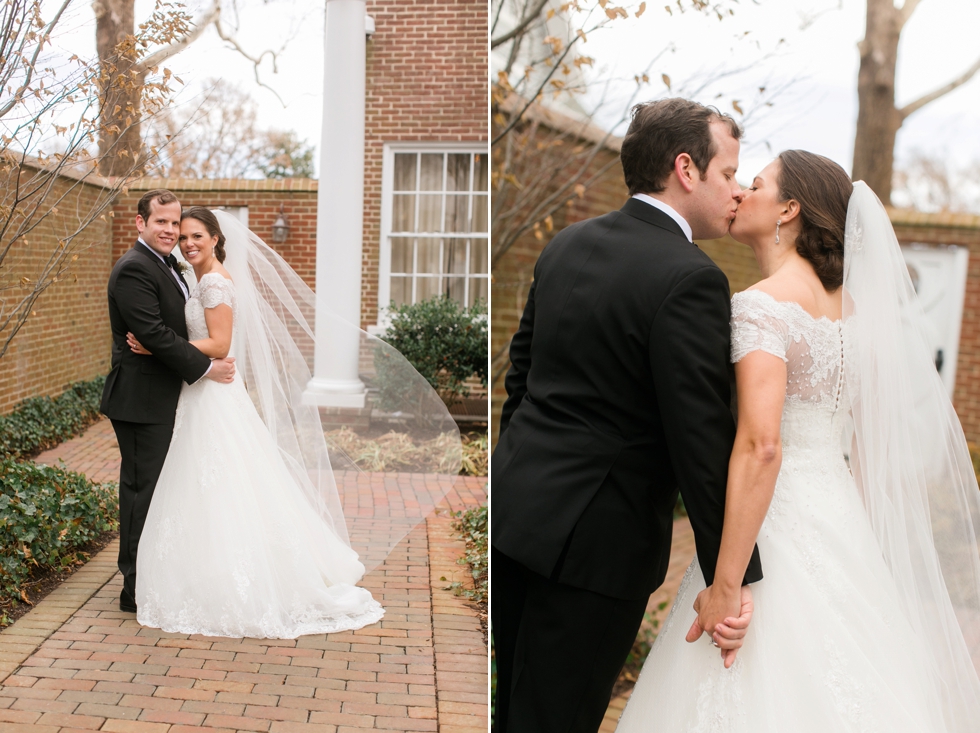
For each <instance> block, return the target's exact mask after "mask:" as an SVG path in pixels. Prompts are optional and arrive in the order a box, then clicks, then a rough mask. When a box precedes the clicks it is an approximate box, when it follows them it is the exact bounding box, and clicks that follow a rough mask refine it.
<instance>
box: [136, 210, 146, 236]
mask: <svg viewBox="0 0 980 733" xmlns="http://www.w3.org/2000/svg"><path fill="white" fill-rule="evenodd" d="M144 229H146V222H145V221H143V217H142V216H140V215H139V214H137V215H136V231H138V232H139V233H140V234H142V233H143V230H144Z"/></svg>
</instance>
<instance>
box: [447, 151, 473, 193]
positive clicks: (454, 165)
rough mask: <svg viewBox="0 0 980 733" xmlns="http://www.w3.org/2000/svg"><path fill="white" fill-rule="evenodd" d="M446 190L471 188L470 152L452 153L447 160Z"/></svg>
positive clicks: (466, 189)
mask: <svg viewBox="0 0 980 733" xmlns="http://www.w3.org/2000/svg"><path fill="white" fill-rule="evenodd" d="M446 190H447V191H469V190H470V154H469V153H450V154H449V160H447V161H446Z"/></svg>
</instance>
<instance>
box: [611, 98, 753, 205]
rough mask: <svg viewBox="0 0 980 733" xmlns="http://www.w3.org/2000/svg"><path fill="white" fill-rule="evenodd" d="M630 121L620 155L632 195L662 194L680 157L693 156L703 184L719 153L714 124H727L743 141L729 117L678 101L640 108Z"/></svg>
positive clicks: (712, 109)
mask: <svg viewBox="0 0 980 733" xmlns="http://www.w3.org/2000/svg"><path fill="white" fill-rule="evenodd" d="M630 117H631V121H630V126H629V129H628V130H627V131H626V137H624V138H623V146H622V148H621V149H620V153H619V159H620V161H622V164H623V175H624V176H625V178H626V186H627V187H628V188H629V191H630V196H632V195H633V194H635V193H659V192H660V191H663V190H664V188H665V187H666V185H667V178H668V177H669V176H670V173H671V171H672V170H674V161H675V160H676V159H677V156H678V155H680V154H681V153H687V154H688V155H690V156H691V160H692V161H693V162H694V165H696V166H697V168H698V170H699V171H700V172H701V180H702V181H703V180H704V178H705V175H706V174H707V170H708V164H709V163H710V162H711V159H712V158H714V157H715V154H716V153H717V152H718V151H717V150H715V145H714V141H713V140H712V138H711V127H710V125H711V123H712V122H714V121H715V120H719V121H721V122H724V123H725V124H726V125H727V127H728V131H729V132H730V133H731V135H732V137H733V138H735V139H736V140H738V139H739V138H740V137H741V136H742V128H741V127H739V126H738V123H737V122H736V121H735V120H734V119H732V118H731V117H729V116H728V115H726V114H722V113H721V112H719V111H718V110H717V109H715V108H714V107H707V106H705V105H703V104H698V103H697V102H692V101H691V100H689V99H681V98H679V97H675V98H673V99H658V100H657V101H655V102H643V103H641V104H638V105H636V106H635V107H633V109H632V110H631V112H630Z"/></svg>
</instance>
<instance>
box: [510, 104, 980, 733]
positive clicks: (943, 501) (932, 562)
mask: <svg viewBox="0 0 980 733" xmlns="http://www.w3.org/2000/svg"><path fill="white" fill-rule="evenodd" d="M740 135H741V130H740V129H739V127H738V125H737V124H736V123H735V122H734V121H733V120H732V119H731V118H729V117H727V116H726V115H723V114H720V113H719V112H718V111H717V110H715V109H713V108H710V107H704V106H702V105H699V104H696V103H694V102H689V101H686V100H682V99H668V100H662V101H658V102H652V103H648V104H642V105H638V106H637V107H636V108H634V110H633V116H632V121H631V124H630V127H629V130H628V132H627V134H626V136H625V138H624V140H623V145H622V152H621V159H622V164H623V172H624V175H625V178H626V184H627V186H628V188H629V191H630V195H631V197H630V199H629V200H628V201H627V202H626V204H625V205H624V206H623V208H622V209H620V210H619V211H617V212H613V213H610V214H607V215H605V216H601V217H598V218H596V219H591V220H588V221H584V222H581V223H579V224H575V225H572V226H569V227H568V228H566V229H564V230H563V231H562V232H561V233H559V234H558V235H557V236H556V237H555V238H554V239H553V240H552V241H551V243H549V245H548V246H547V247H546V248H545V250H544V251H543V252H542V254H541V256H540V258H539V260H538V262H537V265H536V267H535V273H534V282H533V284H532V286H531V290H530V293H529V295H528V301H527V305H526V307H525V310H524V314H523V316H522V319H521V323H520V328H519V330H518V332H517V334H516V335H515V336H514V339H513V342H512V345H511V362H512V368H511V369H510V371H509V372H508V374H507V380H506V386H507V391H508V400H507V402H506V403H505V405H504V408H503V413H502V416H501V423H500V439H499V441H498V445H497V448H496V450H495V452H494V455H493V519H492V528H493V529H492V537H491V544H492V551H491V552H492V558H491V568H492V571H491V583H492V597H491V604H492V607H491V623H492V628H493V636H494V643H495V649H496V655H497V669H498V686H497V689H498V693H497V704H496V719H495V730H496V731H497V733H504V732H507V733H519V732H524V731H542V732H543V731H548V732H549V733H550V732H552V731H554V732H555V733H558V732H559V731H560V732H562V733H566V732H571V731H576V732H582V733H585V732H589V733H591V732H593V731H596V730H597V729H598V727H599V725H600V723H601V720H602V718H603V714H604V712H605V709H606V707H607V705H608V702H609V696H610V693H611V690H612V688H613V685H614V683H615V681H616V678H617V676H618V674H619V672H620V669H621V668H622V665H623V663H624V661H625V659H626V656H627V654H628V653H629V650H630V648H631V646H632V644H633V641H634V639H635V636H636V633H637V631H638V629H639V626H640V623H641V620H642V617H643V613H644V610H645V608H646V605H647V601H648V598H649V596H650V594H651V592H653V591H654V590H655V589H656V588H657V587H659V586H660V584H661V583H662V582H663V580H664V577H665V575H666V571H667V564H668V559H669V553H670V543H671V529H672V511H673V508H674V505H675V502H676V499H677V495H678V492H680V495H681V497H682V498H683V500H684V505H685V507H686V509H687V512H688V515H689V517H690V521H691V526H692V529H693V532H694V538H695V543H696V549H697V555H696V557H695V560H694V561H693V563H692V564H691V566H690V567H689V568H688V570H687V573H686V575H685V576H684V579H683V581H682V583H681V586H680V589H679V591H678V596H677V599H676V601H675V603H674V605H673V608H672V610H671V613H670V616H669V617H668V619H667V621H666V623H665V624H664V626H663V628H662V629H661V631H660V634H659V636H658V638H657V641H656V643H655V644H654V647H653V649H652V651H651V652H650V655H649V657H648V659H647V660H646V663H645V665H644V667H643V671H642V673H641V675H640V677H639V680H638V681H637V684H636V687H635V689H634V691H633V693H632V696H631V698H630V701H629V703H628V704H627V707H626V710H625V711H624V713H623V716H622V718H621V720H620V722H619V728H618V730H619V731H626V732H627V733H639V732H641V731H643V732H646V733H661V732H662V733H681V732H688V731H691V732H694V731H697V732H714V731H732V732H733V733H734V732H735V731H739V732H744V733H767V732H771V733H785V732H787V731H793V732H794V733H797V732H799V731H813V732H814V733H817V732H820V733H825V732H826V731H855V732H857V731H873V730H881V731H888V732H889V733H897V732H898V731H908V732H909V733H912V732H913V731H914V732H915V733H921V732H923V731H936V732H939V731H950V732H952V731H956V732H957V733H960V732H962V733H966V731H973V730H976V728H977V725H978V721H980V678H978V668H980V553H978V549H977V547H978V544H977V538H978V533H980V493H978V491H977V482H976V478H975V476H974V473H973V468H972V463H971V460H970V456H969V452H968V449H967V446H966V441H965V439H964V436H963V433H962V430H961V428H960V425H959V422H958V420H957V418H956V415H955V413H954V412H953V408H952V405H951V403H950V401H949V398H948V396H947V393H946V391H945V389H944V387H943V385H942V382H941V380H940V378H939V376H938V374H937V373H936V370H935V366H934V365H933V363H932V361H931V356H930V351H929V348H928V347H927V346H926V343H927V341H926V340H925V339H924V338H923V336H922V334H921V333H920V331H919V329H918V327H917V325H916V324H918V323H921V322H922V321H921V306H920V305H919V303H918V301H917V299H916V296H915V292H914V290H913V288H912V285H911V282H910V279H909V276H908V272H907V269H906V267H905V265H904V261H903V258H902V254H901V249H900V247H899V245H898V242H897V240H896V238H895V234H894V232H893V230H892V227H891V223H890V221H889V219H888V216H887V213H886V212H885V210H884V208H883V207H882V205H881V203H880V202H879V201H878V200H877V198H876V197H875V195H874V194H873V193H872V192H871V191H870V189H868V187H867V186H866V185H865V184H864V183H862V182H857V183H854V184H852V183H851V181H850V179H849V177H848V176H847V174H846V173H845V172H844V170H843V169H841V168H840V166H838V165H836V164H835V163H833V162H832V161H830V160H828V159H826V158H823V157H821V156H818V155H814V154H812V153H808V152H804V151H786V152H784V153H782V154H780V155H779V156H778V157H777V158H776V160H774V161H773V162H772V163H771V164H769V165H768V166H767V167H766V168H765V169H763V170H762V171H761V172H759V174H758V175H756V176H755V178H754V179H753V181H752V184H751V186H750V187H749V188H748V189H745V190H743V189H742V188H741V187H740V186H739V185H738V184H737V183H736V181H735V173H736V170H737V168H738V154H739V138H740ZM726 233H730V234H731V236H732V238H734V239H735V240H736V241H738V242H741V243H743V244H746V245H748V246H750V247H751V248H752V250H753V252H754V254H755V256H756V259H757V261H758V263H759V267H760V270H761V273H762V280H761V281H760V282H759V283H757V284H756V285H754V286H753V287H751V288H749V289H748V290H746V291H743V292H741V293H736V294H735V295H734V296H733V297H731V298H729V288H728V281H727V279H726V277H725V275H724V274H723V273H722V272H721V270H720V269H719V268H718V267H717V266H716V265H715V264H714V263H713V262H712V261H711V260H710V259H709V258H708V257H707V256H706V255H705V254H704V253H703V252H702V251H701V250H699V249H698V247H697V246H696V245H695V244H694V240H695V239H714V238H718V237H721V236H723V235H724V234H726ZM733 364H734V368H733V367H732V365H733ZM732 372H734V378H735V382H734V389H735V394H734V395H733V393H732V385H731V382H730V375H731V373H732ZM733 397H736V398H737V399H734V400H733ZM733 403H734V405H735V407H736V409H735V410H734V411H735V413H736V415H735V416H733V410H732V406H733Z"/></svg>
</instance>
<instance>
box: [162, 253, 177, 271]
mask: <svg viewBox="0 0 980 733" xmlns="http://www.w3.org/2000/svg"><path fill="white" fill-rule="evenodd" d="M164 262H166V263H167V267H169V268H170V269H171V270H176V269H177V258H176V257H174V256H173V255H167V256H166V257H165V258H164Z"/></svg>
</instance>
